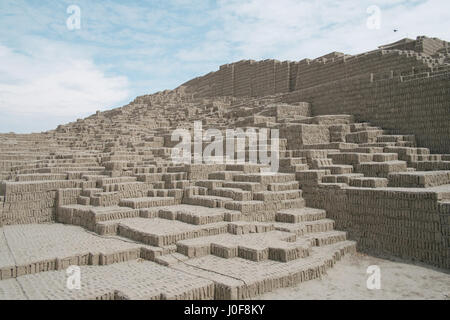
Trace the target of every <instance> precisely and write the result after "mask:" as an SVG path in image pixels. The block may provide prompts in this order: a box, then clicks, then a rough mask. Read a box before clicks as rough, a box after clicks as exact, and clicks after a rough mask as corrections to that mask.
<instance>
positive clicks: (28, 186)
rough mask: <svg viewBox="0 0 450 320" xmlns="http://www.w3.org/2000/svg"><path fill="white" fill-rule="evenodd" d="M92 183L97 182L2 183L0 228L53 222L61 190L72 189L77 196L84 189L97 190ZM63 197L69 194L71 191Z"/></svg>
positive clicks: (0, 187)
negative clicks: (91, 188)
mask: <svg viewBox="0 0 450 320" xmlns="http://www.w3.org/2000/svg"><path fill="white" fill-rule="evenodd" d="M93 184H95V181H94V182H89V181H82V180H52V181H26V182H6V181H4V182H1V183H0V196H1V197H3V201H2V202H0V206H1V208H2V209H1V210H0V226H3V225H11V224H27V223H45V222H51V221H54V220H55V213H56V209H55V208H56V204H57V201H58V190H59V189H68V188H70V189H73V192H75V193H76V192H78V191H77V190H81V188H82V187H95V185H93ZM74 188H77V189H74ZM67 192H69V193H67ZM64 194H67V195H69V194H70V191H66V192H62V195H64ZM71 196H72V197H75V196H74V195H73V194H71ZM62 198H63V197H62ZM62 198H61V201H62ZM69 198H70V197H69Z"/></svg>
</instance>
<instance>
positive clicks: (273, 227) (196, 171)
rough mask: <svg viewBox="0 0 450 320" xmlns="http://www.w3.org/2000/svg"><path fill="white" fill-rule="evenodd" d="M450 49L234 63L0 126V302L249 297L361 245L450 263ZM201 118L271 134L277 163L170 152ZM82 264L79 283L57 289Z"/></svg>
mask: <svg viewBox="0 0 450 320" xmlns="http://www.w3.org/2000/svg"><path fill="white" fill-rule="evenodd" d="M449 50H450V45H449V42H446V41H443V40H439V39H436V38H428V37H419V38H417V39H416V40H412V39H404V40H401V41H398V42H396V43H392V44H388V45H384V46H381V47H379V48H378V49H377V50H374V51H371V52H367V53H363V54H359V55H355V56H351V55H346V54H343V53H338V52H333V53H330V54H328V55H325V56H323V57H319V58H317V59H314V60H309V59H305V60H301V61H295V62H292V61H283V62H280V61H276V60H264V61H259V62H256V61H252V60H245V61H239V62H236V63H232V64H228V65H224V66H221V67H220V69H219V70H218V71H215V72H211V73H209V74H207V75H205V76H202V77H198V78H195V79H193V80H191V81H189V82H187V83H185V84H183V85H181V86H180V87H178V88H176V89H174V90H167V91H164V92H158V93H155V94H151V95H145V96H140V97H137V98H136V99H135V100H134V101H133V102H131V103H129V104H128V105H126V106H123V107H121V108H117V109H113V110H109V111H105V112H97V113H96V114H94V115H92V116H89V117H87V118H85V119H78V120H77V121H75V122H72V123H68V124H65V125H60V126H58V127H57V128H56V129H55V130H51V131H48V132H43V133H34V134H13V133H10V134H1V135H0V150H1V153H0V180H2V181H1V186H0V230H1V232H0V299H248V298H253V297H257V296H259V295H262V294H264V293H268V292H271V291H274V290H276V289H279V288H284V287H291V286H296V285H298V284H300V283H302V282H305V281H308V280H312V279H315V278H319V277H321V276H322V275H324V274H325V273H326V272H327V270H328V269H330V268H333V267H334V266H335V264H339V263H340V261H339V260H341V258H342V257H343V256H345V255H350V254H354V253H355V252H356V251H358V252H361V253H365V254H369V255H374V256H388V257H396V258H400V259H402V260H403V261H405V262H420V263H423V264H426V265H429V266H432V267H436V268H439V269H443V270H444V271H445V270H447V271H448V270H450V51H449ZM195 121H201V122H202V126H203V128H204V129H205V130H206V129H216V130H218V131H219V132H222V133H225V131H226V130H227V129H236V128H244V129H249V128H254V129H261V128H268V129H277V130H279V145H278V146H277V152H278V154H279V158H278V160H279V167H278V171H277V172H276V173H273V174H268V175H267V174H262V173H261V171H262V169H264V168H266V167H267V165H266V164H261V163H259V162H258V161H256V162H252V161H248V162H245V163H228V162H227V163H201V164H198V163H189V164H182V163H175V162H174V161H173V159H172V157H171V155H172V151H173V148H174V146H175V145H176V143H177V142H174V141H172V140H173V139H172V133H173V131H174V130H176V129H187V130H190V131H192V130H193V126H194V122H195ZM272 143H273V140H272V139H270V138H268V139H267V141H265V142H264V141H263V142H261V141H259V145H258V146H255V145H254V144H252V143H251V142H250V141H247V142H246V144H245V150H244V151H245V152H244V153H245V155H246V156H248V155H249V154H250V153H251V152H252V151H254V150H256V149H257V148H258V147H261V146H262V145H264V146H266V147H268V149H269V150H270V147H271V146H272ZM204 147H205V145H203V148H204ZM74 265H75V266H79V267H80V270H81V274H82V282H81V290H70V289H69V288H68V287H67V286H66V279H67V274H66V269H67V268H68V267H70V266H74Z"/></svg>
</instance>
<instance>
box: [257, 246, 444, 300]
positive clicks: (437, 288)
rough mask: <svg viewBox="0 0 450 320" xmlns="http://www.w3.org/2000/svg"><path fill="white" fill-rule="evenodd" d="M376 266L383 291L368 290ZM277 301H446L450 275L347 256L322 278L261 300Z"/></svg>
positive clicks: (435, 270)
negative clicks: (371, 266)
mask: <svg viewBox="0 0 450 320" xmlns="http://www.w3.org/2000/svg"><path fill="white" fill-rule="evenodd" d="M370 265H377V266H379V267H380V272H381V288H380V289H379V290H369V289H367V285H366V282H367V279H368V277H369V276H370V275H369V274H367V273H366V270H367V267H368V266H370ZM259 298H260V299H274V300H280V299H282V300H302V299H307V300H316V299H329V300H333V299H349V300H350V299H351V300H353V299H389V300H391V299H395V300H400V299H440V300H441V299H447V300H450V273H445V272H444V270H439V269H434V268H431V267H425V266H422V265H418V264H411V263H405V262H400V261H395V260H386V259H380V258H375V257H371V256H367V255H363V254H360V253H357V254H354V255H350V256H346V257H344V258H343V259H342V260H341V261H339V262H338V263H337V264H336V265H335V266H334V267H333V268H331V269H330V270H328V274H327V275H326V276H324V277H322V279H316V280H311V281H307V282H304V283H302V284H300V285H298V286H296V287H291V288H284V289H279V290H276V291H273V292H270V293H267V294H264V295H262V296H260V297H259Z"/></svg>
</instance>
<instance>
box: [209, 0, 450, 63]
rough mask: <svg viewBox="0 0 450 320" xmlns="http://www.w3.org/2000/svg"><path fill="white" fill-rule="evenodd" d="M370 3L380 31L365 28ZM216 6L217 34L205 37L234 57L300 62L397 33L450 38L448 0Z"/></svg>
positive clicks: (287, 0) (299, 0) (233, 1)
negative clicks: (376, 9)
mask: <svg viewBox="0 0 450 320" xmlns="http://www.w3.org/2000/svg"><path fill="white" fill-rule="evenodd" d="M371 5H377V6H379V7H380V8H381V9H382V11H381V13H382V20H381V21H382V23H381V29H380V30H369V29H368V28H367V27H366V21H367V18H368V16H369V14H368V13H367V12H366V10H367V8H368V7H369V6H371ZM218 10H219V12H218V14H217V16H219V17H220V18H221V20H222V21H223V26H221V27H220V28H218V30H220V32H219V34H220V36H218V37H216V39H208V41H212V40H214V41H226V42H227V43H228V45H229V46H230V47H232V48H233V50H234V52H235V54H234V57H235V58H237V59H241V58H246V59H263V58H278V59H290V60H300V59H302V58H305V57H308V58H315V57H317V56H319V55H323V54H326V53H329V52H331V51H342V52H345V53H350V54H356V53H361V52H364V51H368V50H373V49H375V48H377V46H379V45H382V44H386V43H389V42H391V41H395V40H399V39H401V38H403V37H410V38H415V37H416V36H418V35H427V36H431V37H440V38H443V39H446V40H449V38H450V2H449V1H448V0H427V1H425V0H413V1H411V0H409V1H407V0H395V1H392V0H389V1H388V0H363V1H358V2H356V1H353V0H352V1H349V0H340V1H335V0H333V1H325V0H324V1H322V0H321V1H306V0H278V1H264V2H262V1H259V0H244V1H241V0H239V1H238V0H227V1H225V0H223V1H220V2H219V9H218ZM393 29H398V30H399V31H398V32H397V33H394V32H393Z"/></svg>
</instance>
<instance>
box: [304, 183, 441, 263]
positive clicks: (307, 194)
mask: <svg viewBox="0 0 450 320" xmlns="http://www.w3.org/2000/svg"><path fill="white" fill-rule="evenodd" d="M313 189H314V192H312V191H313ZM403 190H405V189H403ZM303 197H304V198H305V199H306V200H307V205H308V206H312V207H316V208H321V209H325V210H326V211H327V217H329V218H330V219H334V220H335V223H336V225H335V228H336V229H338V230H345V231H347V232H348V235H349V238H350V239H353V240H356V241H357V245H358V250H359V251H362V252H366V253H370V254H375V255H382V256H396V257H401V258H403V259H407V260H413V261H421V262H425V263H427V264H431V265H434V266H437V267H440V268H446V269H448V268H450V251H449V250H450V247H449V239H450V238H449V232H450V226H449V224H448V220H449V219H448V218H449V213H448V212H447V211H448V207H445V205H443V204H442V203H440V202H439V200H440V197H441V196H440V195H438V194H436V193H433V192H426V191H422V192H419V191H406V190H405V191H402V189H397V190H388V189H369V188H367V189H361V188H329V187H325V186H324V187H322V186H320V185H319V186H313V187H309V188H305V189H304V193H303ZM446 210H447V211H446Z"/></svg>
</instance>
